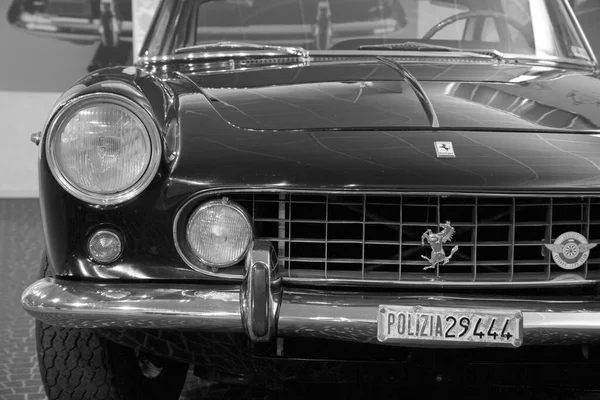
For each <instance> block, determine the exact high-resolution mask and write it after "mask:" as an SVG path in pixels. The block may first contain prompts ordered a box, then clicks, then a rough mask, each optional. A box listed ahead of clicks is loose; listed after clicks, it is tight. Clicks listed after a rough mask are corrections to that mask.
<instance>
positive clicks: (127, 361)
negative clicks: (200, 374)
mask: <svg viewBox="0 0 600 400" xmlns="http://www.w3.org/2000/svg"><path fill="white" fill-rule="evenodd" d="M42 271H43V273H42V276H52V274H51V271H50V270H49V268H48V262H47V259H46V257H44V258H43V260H42ZM36 341H37V353H38V361H39V366H40V372H41V376H42V382H43V384H44V389H45V390H46V395H47V396H48V399H49V400H58V399H60V400H63V399H64V400H67V399H69V400H71V399H72V400H78V399H82V400H83V399H97V400H103V399H106V400H125V399H144V400H146V399H161V400H162V399H164V400H168V399H178V398H179V396H180V394H181V390H182V388H183V384H184V382H185V379H186V376H187V370H188V365H187V364H184V363H180V362H177V361H172V360H168V359H163V358H160V357H156V356H152V355H147V354H136V353H135V351H134V350H133V349H131V348H129V347H125V346H122V345H119V344H117V343H114V342H112V341H110V340H107V339H105V338H103V337H101V336H100V335H98V334H97V333H95V332H94V330H93V329H71V328H59V327H54V326H52V325H48V324H45V323H43V322H40V321H36Z"/></svg>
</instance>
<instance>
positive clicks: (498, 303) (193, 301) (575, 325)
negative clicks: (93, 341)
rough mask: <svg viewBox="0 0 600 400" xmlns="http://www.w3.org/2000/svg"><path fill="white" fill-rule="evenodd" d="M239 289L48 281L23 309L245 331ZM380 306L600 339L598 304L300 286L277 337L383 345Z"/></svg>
mask: <svg viewBox="0 0 600 400" xmlns="http://www.w3.org/2000/svg"><path fill="white" fill-rule="evenodd" d="M240 292H241V286H231V285H229V286H214V285H181V284H177V285H165V284H135V283H122V284H111V285H106V284H101V283H84V282H75V281H62V280H57V279H51V278H45V279H42V280H39V281H37V282H36V283H34V284H33V285H31V286H30V287H29V288H27V289H26V290H25V292H24V293H23V297H22V304H23V307H24V308H25V310H27V312H29V313H30V314H31V315H33V316H34V317H35V318H37V319H39V320H42V321H44V322H46V323H49V324H53V325H58V326H65V327H76V328H84V327H87V328H100V327H115V328H116V327H120V328H123V327H125V328H159V329H193V330H203V331H223V332H225V331H226V332H244V331H245V329H244V325H243V319H242V312H241V307H240V304H242V302H241V301H240ZM380 304H395V305H406V306H416V305H421V306H430V307H442V308H444V307H455V308H460V307H470V308H473V307H475V308H487V309H494V308H495V309H510V310H513V309H514V310H521V311H522V312H523V333H524V337H523V339H524V343H523V344H524V345H532V344H567V343H582V342H592V341H598V340H600V303H597V302H590V301H555V300H523V299H522V300H515V299H508V298H499V297H489V298H485V297H477V296H470V297H440V296H427V295H422V296H416V295H406V296H394V295H390V294H387V295H386V294H377V293H373V294H366V293H362V294H357V293H336V292H321V291H316V290H296V289H295V290H289V289H284V290H283V294H282V296H281V303H280V307H279V313H278V315H275V316H274V317H275V321H274V322H275V326H274V329H273V331H274V335H277V336H280V337H314V338H324V339H337V340H344V341H351V342H371V343H378V341H377V311H378V306H379V305H380ZM246 332H247V330H246Z"/></svg>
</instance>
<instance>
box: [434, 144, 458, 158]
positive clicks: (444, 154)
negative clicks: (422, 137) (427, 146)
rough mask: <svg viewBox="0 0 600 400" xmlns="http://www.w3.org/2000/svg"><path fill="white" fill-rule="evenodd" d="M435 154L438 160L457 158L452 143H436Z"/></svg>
mask: <svg viewBox="0 0 600 400" xmlns="http://www.w3.org/2000/svg"><path fill="white" fill-rule="evenodd" d="M434 144H435V154H436V155H437V157H438V158H455V157H456V154H454V146H453V145H452V142H435V143H434Z"/></svg>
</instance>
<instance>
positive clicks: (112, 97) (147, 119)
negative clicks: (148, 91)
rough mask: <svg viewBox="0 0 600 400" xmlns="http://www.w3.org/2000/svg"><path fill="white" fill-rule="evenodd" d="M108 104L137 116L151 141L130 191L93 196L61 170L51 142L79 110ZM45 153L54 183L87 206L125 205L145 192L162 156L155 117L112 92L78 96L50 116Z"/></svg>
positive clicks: (131, 101) (95, 194) (134, 103)
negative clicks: (141, 169) (140, 169)
mask: <svg viewBox="0 0 600 400" xmlns="http://www.w3.org/2000/svg"><path fill="white" fill-rule="evenodd" d="M103 103H104V104H106V103H108V104H111V105H116V106H119V107H123V108H124V109H126V110H127V111H128V112H130V113H132V114H133V115H134V116H136V117H137V118H138V119H139V120H140V121H141V122H142V124H143V125H144V128H145V130H146V134H147V135H148V139H149V141H150V152H151V154H150V159H149V162H148V165H147V166H146V169H145V170H144V172H143V173H142V175H141V176H140V177H139V178H138V180H137V181H136V182H135V183H133V184H132V185H131V186H130V187H129V188H127V189H125V190H122V191H119V192H116V193H111V194H103V193H96V192H93V191H90V190H86V189H83V188H80V187H79V186H78V185H76V184H75V183H73V182H71V180H70V179H69V178H68V177H67V176H65V174H64V173H63V171H61V170H60V168H59V166H58V163H57V160H56V152H55V146H54V142H55V140H56V137H57V135H58V134H59V131H58V129H59V128H60V127H61V126H63V124H64V122H65V121H66V120H68V119H69V118H70V117H72V116H73V115H74V114H75V113H76V112H78V111H79V110H81V109H83V108H85V107H87V106H89V105H94V104H103ZM44 150H45V154H46V160H47V162H48V167H49V168H50V171H51V173H52V175H53V176H54V178H55V179H56V181H57V182H58V183H59V184H60V185H61V187H62V188H63V189H65V190H66V191H67V192H68V193H69V194H71V195H73V196H74V197H76V198H78V199H79V200H82V201H84V202H86V203H90V204H94V205H99V206H110V205H117V204H121V203H124V202H126V201H128V200H131V199H132V198H134V197H136V196H137V195H139V194H140V193H141V192H142V191H144V189H146V188H147V187H148V186H149V185H150V183H151V182H152V180H153V179H154V177H155V176H156V173H157V172H158V168H159V166H160V161H161V157H162V140H161V136H160V133H159V128H158V126H157V125H156V122H155V120H154V117H153V116H152V115H151V114H150V113H149V112H148V111H147V110H145V109H144V108H142V107H141V106H140V105H138V104H137V103H136V102H134V101H133V100H130V99H129V98H127V97H125V96H122V95H119V94H114V93H108V92H106V93H92V94H85V95H82V96H79V97H77V98H75V99H73V100H71V101H69V102H68V103H67V104H65V105H64V106H63V107H62V108H61V109H60V110H59V111H58V112H57V113H56V114H55V115H54V116H53V117H52V120H51V122H50V125H49V127H48V129H47V132H46V137H45V140H44Z"/></svg>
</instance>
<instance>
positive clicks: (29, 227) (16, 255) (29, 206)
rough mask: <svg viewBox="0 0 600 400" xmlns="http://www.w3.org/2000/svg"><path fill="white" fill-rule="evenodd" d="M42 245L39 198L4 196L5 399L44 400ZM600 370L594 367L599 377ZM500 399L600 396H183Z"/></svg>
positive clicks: (380, 391)
mask: <svg viewBox="0 0 600 400" xmlns="http://www.w3.org/2000/svg"><path fill="white" fill-rule="evenodd" d="M42 247H43V238H42V228H41V226H40V214H39V207H38V202H37V200H33V199H27V200H1V199H0V260H2V266H1V268H0V271H1V272H2V277H1V278H0V399H2V400H4V399H6V400H17V399H23V400H34V399H45V398H46V397H45V395H44V392H43V388H42V385H41V382H40V374H39V372H38V367H37V361H36V351H35V340H34V324H33V319H31V318H30V317H29V316H28V315H27V314H26V313H25V312H24V311H23V310H22V308H21V306H20V305H19V298H20V294H21V291H22V289H23V288H25V287H26V286H27V285H28V284H29V283H31V282H33V281H34V279H35V277H36V274H37V272H38V271H37V269H38V263H39V257H40V254H41V251H42ZM599 373H600V371H590V376H598V375H599ZM324 392H325V393H327V397H328V398H337V397H340V398H344V399H346V398H348V397H353V398H373V397H377V398H398V397H400V396H399V395H400V394H401V395H402V397H404V398H419V399H424V398H435V399H436V400H441V399H444V398H452V399H454V398H459V399H464V398H474V399H481V398H498V399H500V398H501V399H506V398H510V399H521V398H527V399H532V398H533V399H579V400H583V399H586V400H587V399H600V394H596V393H579V392H578V393H573V392H569V393H559V392H556V391H552V392H546V391H532V390H525V389H512V390H508V391H507V390H502V391H499V390H488V389H486V388H482V389H481V390H478V391H476V393H474V391H473V389H467V388H453V389H452V390H449V388H446V387H443V386H435V387H423V388H419V389H418V390H416V391H415V392H414V393H413V392H412V391H411V392H410V393H407V392H406V391H403V390H402V388H394V387H378V388H372V387H370V388H362V387H361V388H352V389H351V390H349V389H348V388H342V387H331V386H323V385H309V386H307V385H294V386H291V387H286V388H285V390H283V391H278V392H271V393H265V392H264V391H261V390H258V389H248V388H235V389H231V388H227V387H221V386H216V387H215V386H210V385H207V384H204V383H203V382H201V381H200V380H199V379H198V378H196V377H194V376H193V375H192V374H190V375H189V378H188V381H187V382H186V387H185V389H184V393H183V394H182V397H181V399H182V400H183V399H186V400H187V399H200V398H204V399H206V398H209V399H223V398H235V399H244V398H261V399H264V398H273V397H277V398H285V399H304V398H311V397H315V396H316V397H315V398H322V397H323V394H324Z"/></svg>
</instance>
